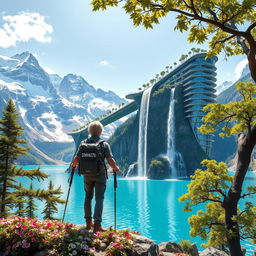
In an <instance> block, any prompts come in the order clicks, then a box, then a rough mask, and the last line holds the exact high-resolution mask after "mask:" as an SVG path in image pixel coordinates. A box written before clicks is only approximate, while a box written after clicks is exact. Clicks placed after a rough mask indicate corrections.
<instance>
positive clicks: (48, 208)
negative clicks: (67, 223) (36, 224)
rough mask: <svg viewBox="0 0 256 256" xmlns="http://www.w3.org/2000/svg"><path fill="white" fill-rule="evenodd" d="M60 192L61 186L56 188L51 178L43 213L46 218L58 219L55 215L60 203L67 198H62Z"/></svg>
mask: <svg viewBox="0 0 256 256" xmlns="http://www.w3.org/2000/svg"><path fill="white" fill-rule="evenodd" d="M60 194H62V192H61V187H58V188H57V189H54V186H53V183H52V181H51V180H50V182H49V185H48V191H47V196H46V199H45V201H46V203H45V207H44V210H43V211H42V214H44V219H50V220H54V219H58V218H55V217H53V215H54V214H56V213H57V212H58V207H57V205H58V204H64V203H65V200H62V199H60V196H59V195H60Z"/></svg>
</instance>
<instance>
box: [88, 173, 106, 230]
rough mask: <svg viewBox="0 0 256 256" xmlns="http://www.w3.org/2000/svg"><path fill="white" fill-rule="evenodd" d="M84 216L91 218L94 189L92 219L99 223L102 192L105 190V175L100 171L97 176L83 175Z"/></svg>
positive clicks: (101, 209) (102, 198)
mask: <svg viewBox="0 0 256 256" xmlns="http://www.w3.org/2000/svg"><path fill="white" fill-rule="evenodd" d="M84 190H85V200H84V217H85V219H86V220H91V219H92V199H93V195H94V191H95V208H94V214H93V219H94V223H95V224H96V225H101V222H102V212H103V201H104V193H105V190H106V176H105V173H104V172H102V173H101V174H100V175H98V176H93V177H92V176H86V175H84Z"/></svg>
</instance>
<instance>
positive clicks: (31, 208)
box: [26, 182, 37, 219]
mask: <svg viewBox="0 0 256 256" xmlns="http://www.w3.org/2000/svg"><path fill="white" fill-rule="evenodd" d="M29 190H31V191H33V190H34V189H33V185H32V182H31V183H30V187H29ZM36 210H37V208H36V205H35V202H34V197H33V196H32V195H31V194H30V195H28V197H27V207H26V216H27V217H30V218H32V219H34V218H36V216H35V211H36Z"/></svg>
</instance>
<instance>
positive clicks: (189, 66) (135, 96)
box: [70, 53, 217, 156]
mask: <svg viewBox="0 0 256 256" xmlns="http://www.w3.org/2000/svg"><path fill="white" fill-rule="evenodd" d="M216 61H217V57H212V58H209V59H206V53H199V54H195V55H194V56H192V57H190V58H188V59H187V60H185V61H184V62H183V63H181V64H180V65H178V66H177V67H175V68H174V69H173V70H172V71H171V72H170V73H168V74H167V75H166V76H164V77H163V78H161V79H160V80H159V81H158V82H156V83H155V84H154V85H153V86H152V90H151V91H152V93H153V92H154V91H156V90H158V89H159V88H161V87H164V86H166V85H170V86H171V88H173V87H177V86H178V85H179V90H180V88H181V89H182V95H180V94H179V96H178V97H179V100H180V98H182V99H181V100H182V101H183V104H182V105H183V111H184V116H185V118H186V119H187V120H189V123H190V126H191V128H192V130H193V132H194V134H195V137H196V140H197V141H198V143H199V144H200V146H201V148H202V149H203V151H204V152H205V153H206V154H207V155H208V156H209V155H210V151H211V144H212V135H203V134H201V133H200V132H199V131H198V129H197V127H199V126H200V125H201V124H202V117H203V116H204V115H205V113H204V112H203V110H202V109H203V107H204V106H205V105H207V104H208V103H210V102H215V97H216V96H215V89H214V88H215V86H216V84H215V83H216V67H215V63H216ZM142 94H143V91H140V92H136V93H132V94H129V95H127V96H126V98H127V99H132V100H133V101H132V102H131V103H129V104H128V105H127V106H124V107H122V108H121V109H120V110H117V111H116V112H114V113H111V114H110V115H109V116H107V117H105V118H103V119H102V120H101V122H102V124H103V125H107V124H109V123H111V122H114V121H116V120H117V119H119V118H121V117H123V116H126V115H128V114H130V113H132V112H134V111H136V110H137V109H140V104H141V98H142ZM70 135H71V136H72V137H73V138H74V140H75V143H76V146H78V145H79V144H80V141H81V140H83V139H85V138H86V137H87V136H88V132H87V127H85V128H83V129H81V130H79V131H77V132H73V133H70Z"/></svg>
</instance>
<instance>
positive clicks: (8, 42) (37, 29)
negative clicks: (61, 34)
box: [0, 12, 53, 48]
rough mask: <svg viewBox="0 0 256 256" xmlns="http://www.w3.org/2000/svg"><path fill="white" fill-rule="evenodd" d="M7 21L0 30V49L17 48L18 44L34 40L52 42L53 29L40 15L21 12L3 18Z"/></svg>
mask: <svg viewBox="0 0 256 256" xmlns="http://www.w3.org/2000/svg"><path fill="white" fill-rule="evenodd" d="M2 20H4V21H5V23H4V24H3V26H2V28H0V38H1V40H0V47H3V48H7V47H10V46H15V45H16V43H17V42H28V41H29V40H31V39H34V40H36V41H38V42H40V43H48V42H51V40H52V38H51V36H50V34H51V33H52V32H53V27H52V26H51V25H49V24H47V23H46V22H45V16H42V15H40V14H39V13H32V12H21V13H19V14H17V15H14V16H3V17H2Z"/></svg>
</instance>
